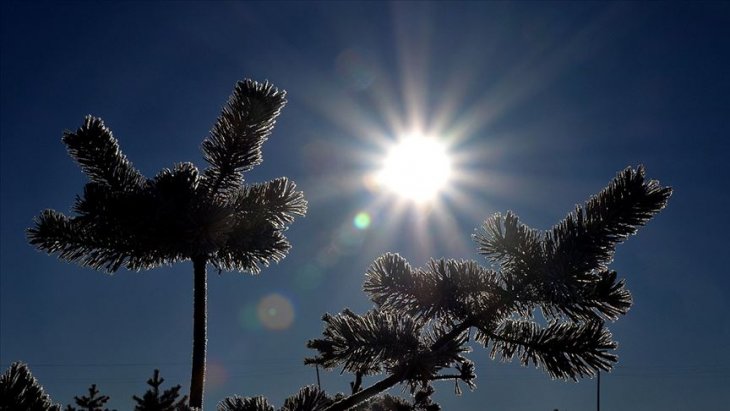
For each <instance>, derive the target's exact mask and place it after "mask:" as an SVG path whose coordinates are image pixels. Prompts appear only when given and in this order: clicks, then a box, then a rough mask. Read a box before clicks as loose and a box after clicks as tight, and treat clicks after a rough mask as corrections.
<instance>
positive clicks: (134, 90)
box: [0, 1, 730, 411]
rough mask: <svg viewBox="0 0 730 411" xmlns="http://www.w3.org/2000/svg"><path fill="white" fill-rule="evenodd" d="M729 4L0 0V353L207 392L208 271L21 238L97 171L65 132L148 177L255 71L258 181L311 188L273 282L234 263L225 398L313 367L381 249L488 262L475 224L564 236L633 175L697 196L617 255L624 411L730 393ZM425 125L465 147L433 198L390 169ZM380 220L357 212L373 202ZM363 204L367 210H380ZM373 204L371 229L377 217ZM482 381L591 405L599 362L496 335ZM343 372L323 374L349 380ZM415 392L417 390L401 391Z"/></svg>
mask: <svg viewBox="0 0 730 411" xmlns="http://www.w3.org/2000/svg"><path fill="white" fill-rule="evenodd" d="M729 4H730V3H727V2H714V3H700V2H683V3H661V2H650V3H648V4H644V3H599V2H576V3H562V2H561V3H550V2H536V3H529V2H518V3H507V2H499V3H487V2H465V3H458V2H443V3H416V2H407V3H385V2H363V3H356V2H323V3H307V2H294V3H286V2H272V3H254V2H210V3H196V2H189V1H186V2H180V3H177V2H54V3H50V2H49V3H44V2H3V3H2V17H1V18H2V27H1V30H2V38H1V41H2V43H1V44H2V49H1V56H0V67H1V74H2V79H1V81H2V82H1V88H0V93H1V101H0V103H1V107H0V110H1V118H0V121H1V128H0V130H1V133H2V134H1V136H2V146H1V156H2V157H1V159H2V168H1V171H2V174H1V186H0V187H1V193H2V196H1V206H2V208H1V211H2V219H1V220H0V230H1V233H2V238H1V243H0V251H1V252H2V254H1V262H0V280H1V282H0V299H1V301H0V320H1V322H0V363H2V364H0V367H1V368H2V369H5V368H7V366H8V365H9V363H10V362H12V361H16V360H22V361H25V362H27V363H29V364H30V366H31V369H32V371H33V372H34V374H35V375H36V376H37V377H38V378H39V379H40V381H41V383H42V384H43V385H44V386H45V387H46V389H47V390H48V392H49V393H50V394H51V396H52V397H53V399H54V400H56V401H58V402H63V403H69V402H71V401H72V399H73V396H74V395H79V394H82V393H84V391H85V390H86V388H87V387H88V386H89V385H90V384H92V383H96V384H98V386H99V387H100V389H101V390H102V392H104V393H106V394H108V395H110V396H111V397H112V401H111V402H110V403H109V405H111V406H112V407H115V408H118V409H120V410H124V409H130V408H131V407H132V401H131V398H130V397H131V395H132V394H140V393H142V392H143V391H144V389H145V384H144V381H145V380H146V379H147V378H148V377H149V376H151V375H152V371H153V369H155V368H159V369H161V372H162V376H163V377H165V378H166V380H167V381H168V382H169V383H171V384H181V385H183V387H184V390H187V386H188V383H189V372H190V352H191V340H192V315H191V314H192V283H193V281H192V264H191V263H182V264H178V265H176V266H173V267H167V268H161V269H156V270H153V271H148V272H141V273H136V272H128V271H125V270H121V271H120V272H118V273H117V274H115V275H113V276H109V275H106V274H103V273H99V272H95V271H93V270H90V269H84V268H80V267H78V266H75V265H72V264H68V263H64V262H60V261H58V260H57V259H56V258H55V257H50V256H47V255H45V254H42V253H39V252H37V251H35V250H34V249H33V248H32V247H31V246H29V245H28V244H27V241H26V239H25V233H24V230H25V229H26V228H27V227H29V226H31V225H32V223H33V218H34V216H36V215H37V214H38V213H39V212H40V211H41V210H42V209H44V208H54V209H56V210H59V211H63V212H67V213H68V212H70V207H71V205H72V204H73V200H74V196H75V195H76V194H78V193H81V190H82V188H83V185H84V183H85V181H86V180H85V177H84V175H83V174H82V173H81V171H80V169H79V167H78V166H77V165H76V164H74V162H73V161H72V160H71V159H70V158H69V156H68V155H67V153H66V151H65V148H64V146H63V144H62V143H61V140H60V138H61V135H62V132H63V130H66V129H70V130H75V129H76V128H77V127H79V126H80V125H81V124H82V121H83V118H84V116H85V115H86V114H94V115H96V116H100V117H102V118H103V119H104V120H105V121H106V123H107V125H108V126H109V127H110V128H111V129H112V131H113V132H114V135H115V136H116V137H117V138H118V139H119V141H120V145H121V148H122V150H123V151H124V152H125V154H126V155H127V156H128V158H129V159H130V160H131V161H132V162H133V163H134V165H135V166H136V167H137V168H138V169H140V170H141V171H142V172H143V173H144V174H145V175H146V176H148V177H151V176H154V175H155V174H156V173H157V172H158V171H159V170H160V169H162V168H164V167H171V166H172V165H173V164H174V163H176V162H183V161H192V162H194V163H196V164H197V165H198V166H199V167H204V163H203V161H202V156H201V152H200V143H201V142H202V140H203V138H204V137H205V136H206V135H207V132H208V130H209V129H210V128H211V126H212V125H213V122H214V120H215V118H216V116H217V115H218V113H219V111H220V108H221V107H222V105H223V104H224V102H225V101H226V99H227V98H228V95H229V94H230V92H231V90H232V88H233V85H234V84H235V82H236V81H237V80H239V79H242V78H246V77H249V78H253V79H256V80H259V81H263V80H265V79H268V80H269V81H271V82H273V83H274V84H275V85H276V86H278V87H280V88H283V89H286V90H287V92H288V101H289V103H288V105H287V106H286V108H285V109H284V111H283V113H282V115H281V116H280V118H279V121H278V122H277V125H276V128H275V130H274V133H273V135H272V136H271V138H270V140H269V141H268V142H267V143H266V144H265V145H264V151H263V155H264V162H263V164H262V165H260V166H258V167H257V168H256V169H254V170H253V171H252V172H250V173H249V174H248V175H247V179H248V181H251V182H262V181H266V180H268V179H272V178H275V177H278V176H282V175H285V176H288V177H290V178H292V179H293V180H294V181H296V182H297V184H298V185H299V187H300V188H301V189H302V190H303V191H304V192H305V195H306V197H307V199H308V200H309V212H308V215H307V216H306V218H303V219H298V220H297V221H296V222H295V223H294V224H293V225H292V227H291V229H290V230H289V231H288V237H289V239H290V240H291V242H292V244H293V249H292V251H291V253H290V254H289V256H288V257H287V258H286V259H284V260H283V261H282V262H281V263H279V264H277V265H274V266H272V267H270V268H268V269H266V270H264V271H263V272H262V274H261V275H260V276H258V277H252V276H250V275H248V274H241V273H223V274H222V275H220V276H219V275H217V273H212V274H211V276H210V278H209V296H208V301H209V329H208V331H209V344H208V361H209V362H208V365H209V368H208V382H207V389H206V396H205V399H206V405H207V407H208V408H210V409H213V406H214V405H215V404H216V403H217V401H219V400H221V399H223V398H224V397H225V396H227V395H231V394H240V395H244V396H253V395H259V394H263V395H266V396H268V397H269V398H270V400H271V401H272V402H273V403H275V404H277V405H281V403H282V401H283V399H284V398H285V397H286V396H288V395H290V394H292V393H294V392H296V391H297V390H298V388H299V387H300V386H302V385H305V384H311V383H314V382H315V372H314V369H312V368H310V367H305V366H304V365H302V360H303V358H304V357H305V356H306V355H309V354H310V352H308V350H307V349H306V347H305V343H306V341H307V340H308V339H310V338H316V337H318V336H320V333H321V330H322V322H321V321H320V317H321V315H322V314H323V313H325V312H330V313H334V312H339V311H340V310H341V309H343V308H344V307H350V308H352V309H353V310H355V311H356V312H364V311H365V310H367V309H368V307H369V306H370V303H369V301H368V300H367V299H366V297H365V295H364V294H363V293H362V292H361V286H362V281H363V273H364V272H365V270H366V269H367V267H368V265H369V264H370V263H371V262H372V261H373V259H374V258H376V257H377V256H379V255H381V254H382V253H384V252H386V251H393V252H399V253H401V254H402V255H403V256H405V257H406V258H408V259H409V261H410V262H411V263H412V264H414V265H416V266H420V265H422V264H425V263H426V262H427V259H428V257H430V256H433V257H442V256H443V257H452V258H470V259H472V258H473V259H480V256H478V255H477V254H476V252H475V247H474V246H473V244H472V242H471V240H470V235H471V234H472V233H473V230H474V229H475V228H476V227H477V226H478V225H479V224H480V223H481V222H482V221H483V220H484V219H485V218H487V217H488V216H490V215H491V214H492V213H494V212H498V211H506V210H510V209H511V210H513V211H514V212H516V213H517V214H518V215H519V216H520V217H521V219H522V220H523V221H524V222H526V223H527V224H529V225H531V226H533V227H535V228H539V229H547V228H549V227H551V225H553V224H554V223H556V222H557V221H558V220H559V219H560V218H562V217H563V216H564V215H565V214H566V213H567V212H568V211H570V210H571V209H572V207H573V206H574V204H576V203H580V202H583V201H584V200H585V199H587V197H588V196H589V195H591V194H594V193H596V192H597V191H598V190H600V189H601V188H602V187H603V186H604V185H605V184H606V183H607V182H608V181H609V180H610V179H611V178H612V177H613V176H614V175H615V173H616V172H617V171H619V170H621V169H623V168H624V167H626V166H628V165H637V164H644V165H645V166H646V168H647V172H648V175H649V176H650V177H652V178H656V179H659V180H661V181H662V183H665V184H668V185H671V186H673V187H674V189H675V193H674V196H673V197H672V198H671V200H670V204H669V207H668V208H667V209H666V210H665V211H664V212H662V213H661V214H660V215H659V216H658V217H657V218H656V219H655V220H653V221H651V222H650V223H649V225H648V226H647V227H645V228H644V229H643V230H641V231H640V232H639V235H638V236H635V237H632V238H630V239H629V241H628V242H627V243H625V244H624V245H621V246H620V247H619V249H618V252H617V255H616V260H615V262H614V264H613V268H614V269H616V270H617V271H618V272H619V274H620V275H621V276H623V277H625V278H626V279H627V282H628V286H629V289H630V290H631V291H632V293H633V296H634V300H635V305H634V307H633V308H632V310H631V311H630V312H629V313H628V315H626V316H625V317H623V318H621V319H620V320H619V321H618V322H617V323H615V324H613V325H612V326H611V330H612V332H613V334H614V337H615V338H616V339H617V340H618V341H619V344H620V346H619V349H618V355H619V356H620V359H619V363H618V365H617V367H616V368H615V370H614V371H613V372H612V373H611V374H606V375H604V376H603V378H602V405H603V407H604V409H607V410H611V409H612V410H624V411H634V410H636V411H638V410H686V409H698V410H700V409H701V410H720V409H722V408H723V407H724V406H726V404H727V403H728V402H730V394H728V390H727V386H728V384H729V383H730V355H728V352H730V319H728V312H730V272H729V270H728V263H727V261H728V259H727V253H728V250H729V249H730V247H729V246H730V241H729V240H728V235H727V230H728V228H730V220H729V218H728V210H729V209H730V195H729V194H728V178H729V177H730V172H729V171H728V161H727V157H728V154H730V150H729V148H730V143H729V142H728V138H729V137H730V97H729V96H730V74H729V73H730V41H728V39H730V6H729ZM415 129H420V130H421V131H423V132H426V133H430V134H434V135H435V136H436V138H438V139H440V140H441V141H443V142H444V144H446V145H447V146H448V150H449V151H450V152H451V155H452V156H453V167H454V174H455V178H454V179H453V180H452V181H451V182H450V184H449V186H448V187H447V189H446V190H445V191H444V192H443V193H442V194H441V196H440V198H439V201H438V202H436V203H433V204H432V205H431V206H428V207H420V208H415V207H412V206H408V205H406V204H405V203H404V202H403V201H402V200H398V199H397V198H394V196H393V195H392V194H387V193H385V192H383V191H382V190H379V189H377V188H374V187H373V186H372V184H371V182H370V180H368V178H367V176H368V175H370V174H372V173H373V172H374V170H376V169H377V167H378V164H379V162H381V161H382V158H383V157H384V155H385V154H384V151H385V149H386V147H387V145H388V142H392V141H395V140H397V139H398V138H399V136H401V135H402V134H404V133H407V132H409V131H411V130H415ZM359 213H366V214H361V216H360V218H359V219H357V220H355V217H356V216H358V214H359ZM365 215H367V217H369V220H368V218H365V217H364V216H365ZM355 221H357V223H358V224H357V225H356V224H355ZM470 358H471V359H473V360H474V361H476V363H477V364H478V368H477V373H478V380H477V383H478V388H477V389H476V391H474V392H468V391H467V392H465V393H464V394H463V395H462V396H461V397H456V396H454V394H453V392H454V387H453V385H452V384H451V383H443V384H441V385H437V391H438V394H437V399H439V400H440V402H441V403H442V405H443V406H444V409H446V410H481V409H489V410H495V411H498V410H505V411H506V410H511V411H521V410H524V411H532V410H534V411H538V410H553V409H555V408H558V409H560V410H561V411H562V410H587V409H591V408H592V407H593V406H594V404H595V399H594V397H595V386H596V382H595V380H584V381H581V382H579V383H566V382H559V381H550V379H549V378H548V377H547V375H545V374H544V373H543V372H542V371H540V370H536V369H532V368H521V367H519V366H517V365H516V364H502V363H499V362H495V361H491V360H489V358H488V355H487V352H486V351H485V350H484V349H481V348H479V347H475V351H474V352H473V353H472V354H471V357H470ZM348 378H349V376H346V375H340V374H339V372H338V371H335V372H331V373H326V374H323V379H322V382H323V385H324V388H325V389H327V390H328V391H330V392H336V391H338V390H342V391H344V390H346V389H347V387H348V386H347V384H348V382H349V379H348ZM393 393H395V394H398V393H400V391H398V390H394V391H393Z"/></svg>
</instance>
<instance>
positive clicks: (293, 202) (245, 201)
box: [232, 177, 307, 228]
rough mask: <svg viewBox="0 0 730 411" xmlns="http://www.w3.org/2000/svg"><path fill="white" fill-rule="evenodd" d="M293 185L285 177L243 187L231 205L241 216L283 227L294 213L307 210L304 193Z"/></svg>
mask: <svg viewBox="0 0 730 411" xmlns="http://www.w3.org/2000/svg"><path fill="white" fill-rule="evenodd" d="M296 187H297V186H296V184H294V182H293V181H291V180H289V179H287V178H286V177H281V178H277V179H274V180H271V181H267V182H266V183H262V184H254V185H250V186H246V187H244V188H242V189H241V190H239V191H238V192H237V193H236V195H235V196H234V198H233V201H232V204H233V208H234V210H235V212H236V213H239V214H240V215H241V217H242V218H251V217H250V216H254V218H263V219H265V220H267V221H269V222H270V223H271V224H273V226H274V227H276V228H283V227H284V226H286V225H287V224H290V223H292V222H293V221H294V217H295V216H304V214H306V212H307V201H306V200H304V194H303V193H302V192H301V191H296Z"/></svg>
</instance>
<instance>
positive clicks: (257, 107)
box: [202, 80, 286, 196]
mask: <svg viewBox="0 0 730 411" xmlns="http://www.w3.org/2000/svg"><path fill="white" fill-rule="evenodd" d="M285 97H286V92H285V91H283V90H282V91H280V90H278V89H277V88H275V87H274V86H273V85H271V84H270V83H268V82H265V83H263V84H261V83H257V82H255V81H253V80H244V81H239V82H238V83H237V84H236V87H235V89H234V90H233V94H232V95H231V97H230V98H229V100H228V103H227V104H226V106H225V107H224V108H223V110H222V112H221V114H220V115H219V117H218V120H217V121H216V123H215V125H214V126H213V129H212V130H211V132H210V136H209V137H208V138H206V139H205V140H204V141H203V146H202V148H203V154H204V157H205V161H207V162H208V163H209V164H210V167H209V168H208V169H207V170H205V173H204V175H205V182H204V184H205V186H206V188H207V189H208V191H209V193H211V194H212V195H214V196H215V195H218V194H223V195H224V196H225V195H227V193H228V191H229V190H231V189H234V188H236V187H237V186H238V185H240V184H241V182H242V179H243V173H244V172H246V171H248V170H250V169H252V168H253V167H254V166H256V165H258V164H259V163H261V161H262V156H261V146H262V145H263V143H264V141H266V139H267V137H268V136H269V135H270V134H271V131H272V129H273V127H274V123H275V121H276V117H277V116H278V115H279V113H280V112H281V109H282V108H283V107H284V105H285V104H286V99H285Z"/></svg>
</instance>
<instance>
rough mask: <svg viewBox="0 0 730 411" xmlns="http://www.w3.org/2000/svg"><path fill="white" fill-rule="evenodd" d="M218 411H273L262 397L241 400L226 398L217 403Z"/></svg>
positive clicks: (238, 398)
mask: <svg viewBox="0 0 730 411" xmlns="http://www.w3.org/2000/svg"><path fill="white" fill-rule="evenodd" d="M217 410H218V411H274V407H273V406H272V405H271V404H269V402H268V401H267V400H266V398H264V397H253V398H243V397H239V396H238V395H235V396H232V397H228V398H226V399H224V400H223V401H221V402H220V403H218V407H217Z"/></svg>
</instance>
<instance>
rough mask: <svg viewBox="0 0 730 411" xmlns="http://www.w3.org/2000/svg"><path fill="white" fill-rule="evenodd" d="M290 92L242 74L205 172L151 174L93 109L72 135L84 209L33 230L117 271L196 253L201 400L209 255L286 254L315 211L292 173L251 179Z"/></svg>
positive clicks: (46, 246)
mask: <svg viewBox="0 0 730 411" xmlns="http://www.w3.org/2000/svg"><path fill="white" fill-rule="evenodd" d="M285 95H286V93H285V92H284V91H279V90H278V89H276V88H275V87H273V86H272V85H271V84H269V83H268V82H266V83H263V84H260V83H257V82H254V81H252V80H245V81H240V82H238V83H237V84H236V87H235V89H234V90H233V94H232V96H231V97H230V99H229V100H228V103H227V105H226V106H225V107H224V108H223V111H222V112H221V114H220V116H219V117H218V120H217V121H216V123H215V125H214V126H213V129H212V130H211V132H210V136H209V137H208V138H206V139H205V140H204V141H203V146H202V149H203V154H204V158H205V160H206V161H207V162H208V167H207V168H206V169H205V170H204V171H203V172H202V173H201V172H199V171H198V168H197V167H195V166H194V165H193V164H192V163H180V164H177V165H175V166H174V167H173V168H172V169H164V170H162V171H161V172H160V173H159V174H158V175H157V176H155V177H154V178H151V179H148V178H145V177H144V176H142V174H141V173H140V172H139V171H137V170H136V169H135V168H134V167H133V166H132V164H131V163H130V162H129V161H128V160H127V158H126V156H124V154H122V152H121V151H120V150H119V144H118V143H117V140H116V139H115V138H114V137H113V136H112V133H111V131H109V129H108V128H107V127H106V126H105V125H104V123H103V122H102V120H101V119H98V118H95V117H91V116H88V117H86V120H85V122H84V124H83V126H81V128H79V129H78V130H77V131H76V132H66V133H65V134H64V136H63V142H64V143H65V144H66V146H67V148H68V152H69V154H70V155H71V157H73V158H74V159H75V160H76V161H77V162H78V164H79V165H80V166H81V169H82V170H83V171H84V172H85V173H86V175H87V176H88V177H89V182H88V183H87V184H86V186H85V187H84V193H83V195H82V196H80V197H77V199H76V204H75V205H74V209H73V210H74V212H75V213H76V214H77V215H76V216H74V217H67V216H65V215H63V214H61V213H59V212H57V211H55V210H45V211H43V212H42V213H41V214H40V216H38V218H37V219H36V221H35V223H36V224H35V226H34V227H32V228H30V229H29V230H28V239H29V241H30V243H31V244H33V245H34V246H36V247H37V248H39V249H40V250H43V251H45V252H47V253H51V254H57V255H58V257H59V258H61V259H64V260H67V261H72V262H76V263H79V264H81V265H83V266H89V267H91V268H94V269H97V270H103V271H106V272H109V273H113V272H116V271H117V270H119V268H121V267H126V268H127V269H129V270H143V269H145V270H146V269H150V268H154V267H158V266H161V265H169V264H173V263H177V262H180V261H185V260H190V261H192V263H193V273H194V287H193V289H194V291H193V294H194V302H193V307H194V308H193V356H192V377H191V383H190V406H191V407H195V408H201V407H202V402H203V386H204V379H205V355H206V353H205V351H206V338H207V337H206V315H207V313H206V310H207V309H206V299H207V292H206V287H207V278H206V277H207V274H206V267H207V265H208V264H212V265H213V267H215V268H218V269H222V270H238V271H247V272H250V273H253V274H257V273H258V272H259V271H260V270H261V266H268V265H269V264H270V262H271V261H279V260H281V259H282V258H284V256H285V255H286V253H287V252H288V250H289V248H290V245H289V242H288V241H287V239H286V237H285V236H284V231H285V230H286V229H287V227H288V225H289V224H290V223H292V222H293V220H294V217H295V216H303V215H304V214H305V212H306V201H305V200H304V197H303V194H302V192H301V191H297V190H296V186H295V184H294V183H293V182H292V181H290V180H288V179H287V178H286V177H281V178H278V179H275V180H272V181H269V182H266V183H260V184H251V185H248V184H245V183H244V180H243V173H244V172H246V171H249V170H251V169H252V168H253V167H254V166H256V165H258V164H259V163H261V162H262V154H261V147H262V144H263V142H264V141H265V140H266V139H267V138H268V136H269V134H270V133H271V131H272V129H273V127H274V123H275V120H276V117H277V116H278V115H279V113H280V111H281V109H282V108H283V107H284V105H285V103H286V99H285Z"/></svg>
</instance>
